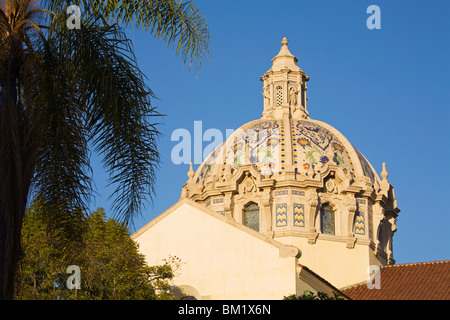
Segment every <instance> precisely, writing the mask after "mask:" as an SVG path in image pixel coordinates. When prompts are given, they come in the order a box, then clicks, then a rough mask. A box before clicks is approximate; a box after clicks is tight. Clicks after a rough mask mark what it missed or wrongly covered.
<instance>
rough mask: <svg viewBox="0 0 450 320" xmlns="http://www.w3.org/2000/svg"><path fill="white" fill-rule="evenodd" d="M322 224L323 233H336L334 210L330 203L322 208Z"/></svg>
mask: <svg viewBox="0 0 450 320" xmlns="http://www.w3.org/2000/svg"><path fill="white" fill-rule="evenodd" d="M320 225H321V228H322V233H325V234H334V212H333V208H331V206H329V205H328V204H324V205H323V206H322V207H321V208H320Z"/></svg>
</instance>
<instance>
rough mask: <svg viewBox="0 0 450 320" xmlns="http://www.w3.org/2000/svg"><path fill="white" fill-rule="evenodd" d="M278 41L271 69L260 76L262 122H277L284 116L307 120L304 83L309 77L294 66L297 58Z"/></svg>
mask: <svg viewBox="0 0 450 320" xmlns="http://www.w3.org/2000/svg"><path fill="white" fill-rule="evenodd" d="M288 43H289V41H288V40H287V39H286V38H283V40H281V44H282V46H281V49H280V52H279V53H278V54H277V55H276V56H275V57H274V58H273V59H272V63H273V65H272V67H271V68H270V69H269V70H268V71H267V72H266V73H265V74H264V75H263V76H262V77H261V81H262V82H263V96H264V111H263V118H265V119H280V118H283V117H284V116H285V115H289V116H290V117H292V118H299V119H307V118H308V115H309V114H308V111H307V109H306V101H307V98H306V90H307V86H306V82H308V80H309V77H308V76H306V74H305V73H304V72H303V70H302V69H300V68H299V67H298V66H297V62H298V59H297V58H296V57H295V56H294V55H292V54H291V52H290V51H289V48H288V46H287V45H288Z"/></svg>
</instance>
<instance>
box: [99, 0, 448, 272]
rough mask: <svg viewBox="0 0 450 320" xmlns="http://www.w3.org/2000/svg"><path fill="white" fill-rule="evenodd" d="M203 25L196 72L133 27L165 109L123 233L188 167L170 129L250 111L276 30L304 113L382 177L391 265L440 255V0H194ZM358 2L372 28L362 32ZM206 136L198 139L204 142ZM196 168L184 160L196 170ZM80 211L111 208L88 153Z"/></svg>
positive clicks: (444, 35)
mask: <svg viewBox="0 0 450 320" xmlns="http://www.w3.org/2000/svg"><path fill="white" fill-rule="evenodd" d="M194 2H195V3H196V5H197V7H198V8H199V9H200V11H201V12H202V13H203V15H204V16H205V18H206V20H207V22H208V26H209V28H210V35H211V43H210V50H211V56H210V60H209V61H207V62H205V63H204V64H203V65H202V67H201V70H200V72H199V74H198V75H196V73H195V72H194V70H189V68H188V67H187V66H183V64H182V60H181V59H180V58H179V57H176V56H175V54H174V52H173V50H168V49H167V48H166V46H165V44H164V43H163V42H161V41H159V40H155V39H153V37H152V36H150V35H148V34H146V33H144V32H137V31H130V32H129V33H128V35H129V36H130V38H132V39H133V41H134V45H135V50H136V55H137V57H138V63H139V66H140V67H141V69H142V71H143V72H144V73H145V74H146V75H147V77H148V84H149V86H150V87H151V88H152V90H153V91H154V92H155V94H156V95H157V97H158V99H155V100H154V105H155V106H157V108H158V110H159V112H161V113H163V114H165V115H166V116H165V117H164V118H163V119H159V120H160V121H162V124H161V125H160V127H159V129H160V131H161V132H162V133H163V135H162V136H161V137H160V140H159V151H160V153H161V160H162V162H161V165H160V169H159V171H158V173H157V184H156V194H155V196H154V199H153V204H152V205H149V206H148V207H147V208H146V210H145V211H144V212H142V216H141V217H139V218H137V219H136V220H135V221H134V227H132V228H131V231H132V232H134V231H135V230H137V229H139V228H140V227H142V226H144V225H145V224H146V223H148V222H150V221H151V220H152V219H153V218H155V217H156V216H157V215H159V214H160V213H162V212H163V211H164V210H166V209H167V208H169V207H170V206H171V205H172V204H174V203H175V202H176V201H177V200H178V199H179V196H180V192H181V187H182V185H183V184H184V183H185V182H186V180H187V175H186V174H187V171H188V169H189V166H188V165H184V164H181V165H175V164H173V163H172V161H171V157H170V155H171V150H172V148H173V147H174V146H175V145H176V144H177V142H174V141H171V134H172V132H173V131H174V130H175V129H178V128H184V129H187V130H189V131H190V132H193V127H194V121H202V125H203V130H204V131H205V130H207V129H209V128H217V129H219V130H221V131H222V132H223V133H224V134H225V130H226V129H237V128H239V127H240V126H241V125H243V124H245V123H247V122H249V121H251V120H255V119H259V118H260V116H261V112H262V104H263V98H262V94H261V91H262V83H261V81H260V77H261V76H262V75H263V74H264V73H265V72H266V71H267V70H268V69H269V68H270V67H271V61H270V60H271V59H272V58H273V57H274V56H275V55H276V54H277V53H278V51H279V49H280V46H281V44H280V41H281V39H282V38H283V37H286V38H287V39H288V40H289V45H288V46H289V50H290V51H291V53H292V54H294V55H295V56H297V58H298V59H299V62H298V65H299V66H300V67H301V68H302V69H303V71H305V72H306V74H307V75H308V76H310V81H309V83H308V95H309V98H310V100H309V101H308V111H309V113H310V117H311V118H313V119H317V120H321V121H324V122H326V123H328V124H330V125H332V126H333V127H335V128H336V129H337V130H339V131H340V132H341V133H342V134H343V135H344V136H345V137H346V138H347V139H348V140H349V141H350V142H351V143H352V144H353V145H354V146H355V147H356V148H357V149H359V150H360V151H361V152H362V153H363V154H364V155H365V157H366V158H367V159H368V160H369V161H370V163H371V164H372V166H374V168H375V169H376V170H377V172H378V173H380V172H381V169H382V163H383V162H386V165H387V171H388V173H389V177H388V180H389V182H390V183H391V184H392V185H393V186H394V188H395V194H396V197H397V201H398V206H399V208H400V209H401V212H400V214H399V217H398V220H397V227H398V231H397V232H396V234H395V236H394V258H395V259H396V261H397V263H408V262H418V261H432V260H445V259H449V258H450V236H449V234H450V232H449V229H450V206H449V204H448V203H447V199H448V197H450V183H449V181H450V170H449V167H448V165H449V162H450V161H449V158H450V151H449V147H448V142H447V141H448V140H449V138H450V137H449V136H450V134H449V130H448V128H449V127H450V123H449V120H450V112H449V107H450V89H449V85H450V80H449V76H448V74H449V72H450V23H449V22H448V21H449V20H450V1H447V0H433V1H425V0H423V1H414V0H408V1H400V0H396V1H384V0H373V1H365V0H353V1H350V0H346V1H324V0H315V1H300V0H295V1H287V0H280V1H267V0H258V1H256V0H240V1H237V0H227V1H216V0H197V1H194ZM369 5H378V6H379V7H380V9H381V29H379V30H369V29H368V28H367V27H366V20H367V19H368V18H369V16H370V14H367V13H366V9H367V7H368V6H369ZM207 144H208V142H205V144H204V147H206V145H207ZM197 167H198V165H196V166H195V167H194V169H196V168H197ZM93 169H94V172H95V175H94V181H95V184H96V187H97V189H96V192H97V193H98V194H97V196H96V198H95V199H94V200H93V203H92V208H96V207H104V208H105V209H106V211H107V212H109V213H110V214H112V212H111V209H110V205H111V202H112V201H111V200H108V195H109V194H110V192H111V191H112V189H110V188H108V187H107V186H106V182H105V181H106V176H105V174H104V171H103V169H102V168H101V166H100V165H99V162H98V160H97V159H93Z"/></svg>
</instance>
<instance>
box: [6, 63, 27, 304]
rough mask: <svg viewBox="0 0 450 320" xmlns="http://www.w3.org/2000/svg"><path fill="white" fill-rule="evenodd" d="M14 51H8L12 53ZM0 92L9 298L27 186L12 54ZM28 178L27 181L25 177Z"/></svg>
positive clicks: (17, 252) (16, 69)
mask: <svg viewBox="0 0 450 320" xmlns="http://www.w3.org/2000/svg"><path fill="white" fill-rule="evenodd" d="M13 56H14V55H12V57H13ZM7 67H8V68H7V71H8V75H9V76H8V78H7V83H2V92H1V93H0V97H1V98H0V99H1V101H0V136H1V142H0V299H2V300H4V299H13V297H14V284H15V276H16V271H17V265H18V262H19V258H20V253H21V247H20V235H21V229H22V220H23V216H24V214H25V208H26V204H27V195H28V190H29V187H30V181H29V179H28V177H29V174H28V172H27V171H28V169H27V167H26V165H25V164H26V163H27V160H26V154H27V148H26V147H25V145H24V117H23V114H24V113H23V110H21V105H20V102H19V98H18V92H19V90H18V83H19V80H18V79H19V68H18V66H17V64H16V63H15V61H14V59H13V58H10V59H9V61H8V66H7ZM27 180H28V181H27Z"/></svg>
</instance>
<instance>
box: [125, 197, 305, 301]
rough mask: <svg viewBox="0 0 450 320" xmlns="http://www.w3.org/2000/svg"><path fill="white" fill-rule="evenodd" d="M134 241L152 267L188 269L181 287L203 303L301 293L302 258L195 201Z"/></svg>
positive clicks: (179, 281)
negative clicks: (168, 261)
mask: <svg viewBox="0 0 450 320" xmlns="http://www.w3.org/2000/svg"><path fill="white" fill-rule="evenodd" d="M132 238H133V239H134V240H135V241H136V242H137V243H138V244H139V246H140V251H141V252H142V253H143V254H144V255H145V256H146V259H147V262H148V264H149V265H158V264H161V263H162V259H165V258H168V257H169V255H172V256H176V257H178V258H180V259H181V261H182V263H183V265H182V268H181V271H180V273H179V275H177V276H176V278H175V279H174V282H175V285H177V286H190V287H193V288H194V289H195V290H196V291H198V293H199V294H200V296H201V297H202V298H203V299H282V298H283V296H286V295H289V294H293V293H297V292H296V291H297V289H296V287H297V286H298V281H297V279H298V274H297V268H298V263H297V261H298V259H297V257H298V256H299V255H300V252H299V250H298V249H297V248H295V247H292V246H285V245H282V244H281V243H279V242H277V241H274V240H272V239H270V238H269V237H267V236H265V235H263V234H261V233H258V232H256V231H253V230H251V229H249V228H247V227H245V226H242V225H240V224H238V223H236V222H235V221H234V220H232V219H229V218H225V217H223V216H221V215H220V214H217V213H215V212H213V211H211V210H209V209H207V208H204V207H203V206H200V205H198V204H196V203H194V202H192V201H181V202H178V203H177V204H175V205H174V206H173V207H172V208H170V209H169V210H167V211H166V212H164V213H163V214H162V215H160V216H159V217H158V218H156V219H155V220H153V221H152V222H150V223H149V224H148V225H147V226H145V227H144V228H142V229H141V230H139V231H138V232H137V233H135V234H134V235H133V236H132Z"/></svg>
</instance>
